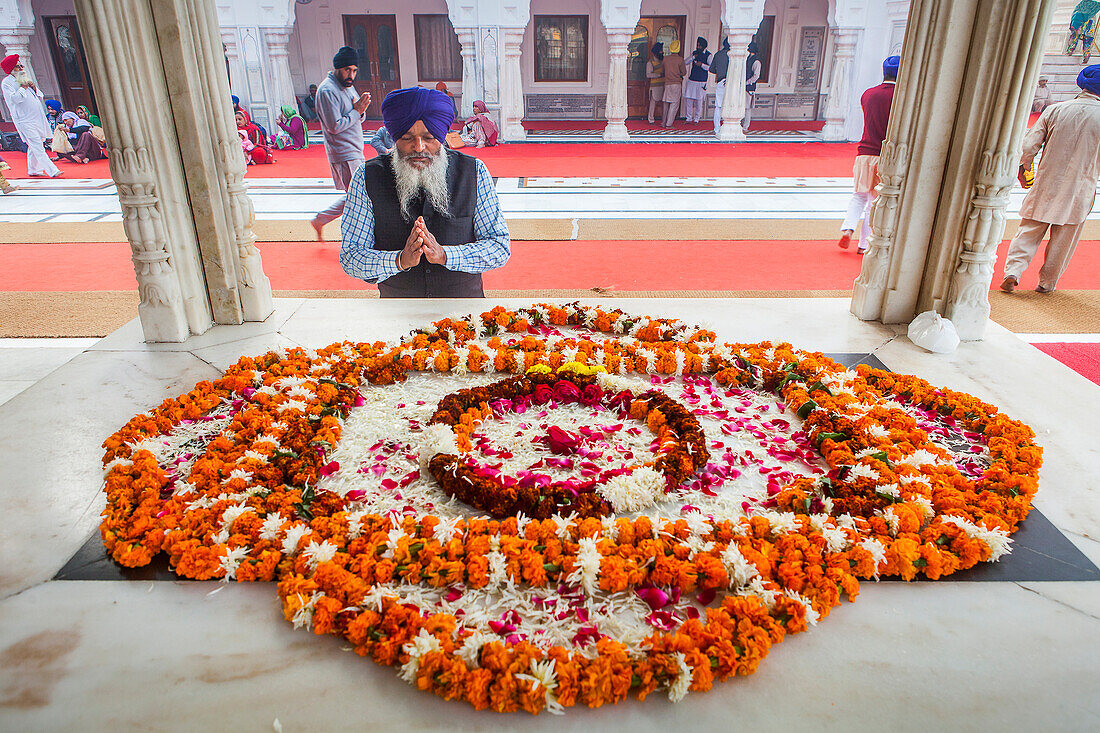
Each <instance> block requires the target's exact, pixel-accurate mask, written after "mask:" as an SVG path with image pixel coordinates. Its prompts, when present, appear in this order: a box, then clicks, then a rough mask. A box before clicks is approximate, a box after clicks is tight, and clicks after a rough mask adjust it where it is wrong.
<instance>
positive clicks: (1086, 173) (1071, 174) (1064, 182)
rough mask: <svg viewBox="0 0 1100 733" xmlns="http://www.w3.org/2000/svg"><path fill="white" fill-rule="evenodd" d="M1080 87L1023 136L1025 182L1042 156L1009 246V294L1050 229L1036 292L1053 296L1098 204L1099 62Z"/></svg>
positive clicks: (1083, 74) (1083, 75)
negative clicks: (1078, 91)
mask: <svg viewBox="0 0 1100 733" xmlns="http://www.w3.org/2000/svg"><path fill="white" fill-rule="evenodd" d="M1077 85H1078V86H1080V87H1081V89H1082V91H1081V93H1080V94H1078V95H1077V96H1076V97H1074V98H1073V99H1071V100H1069V101H1067V102H1061V103H1058V104H1052V105H1051V106H1049V107H1047V108H1046V109H1045V110H1043V113H1042V114H1041V115H1040V116H1039V119H1038V121H1036V123H1035V126H1034V127H1032V128H1031V129H1030V130H1029V131H1028V133H1027V135H1026V136H1025V137H1024V153H1023V157H1022V158H1021V159H1020V178H1021V180H1022V179H1023V171H1024V170H1026V169H1027V168H1029V167H1030V166H1031V162H1032V161H1033V160H1034V159H1035V155H1036V154H1037V153H1038V152H1039V149H1040V148H1042V150H1043V157H1042V158H1041V159H1040V161H1039V167H1038V170H1037V171H1036V172H1035V184H1034V185H1033V186H1032V187H1031V190H1029V191H1028V192H1027V196H1025V197H1024V203H1023V205H1022V206H1021V207H1020V229H1019V231H1017V232H1016V236H1015V237H1014V238H1013V239H1012V244H1011V245H1009V248H1008V257H1007V259H1006V260H1005V278H1004V281H1003V282H1002V283H1001V290H1004V291H1005V292H1008V293H1011V292H1012V291H1013V290H1015V289H1016V286H1017V285H1019V284H1020V277H1021V276H1022V275H1023V274H1024V270H1026V269H1027V266H1028V265H1029V264H1031V260H1032V258H1034V257H1035V253H1036V252H1038V251H1039V245H1040V244H1042V242H1043V237H1044V236H1045V235H1046V232H1047V229H1048V228H1049V229H1050V242H1049V243H1048V244H1047V250H1046V256H1045V258H1044V260H1043V267H1042V269H1041V270H1039V286H1038V287H1036V288H1035V290H1036V291H1037V292H1040V293H1052V292H1054V290H1055V288H1057V286H1058V279H1059V278H1060V277H1061V276H1062V273H1063V272H1065V271H1066V267H1067V266H1068V265H1069V260H1070V258H1071V257H1072V256H1073V251H1074V250H1075V249H1077V242H1078V240H1080V239H1081V231H1082V230H1083V229H1084V226H1085V218H1086V217H1087V216H1088V215H1089V212H1091V211H1092V206H1093V203H1094V202H1095V200H1096V181H1097V178H1100V64H1094V65H1092V66H1088V67H1086V68H1085V69H1083V70H1082V71H1081V74H1080V75H1079V76H1078V77H1077Z"/></svg>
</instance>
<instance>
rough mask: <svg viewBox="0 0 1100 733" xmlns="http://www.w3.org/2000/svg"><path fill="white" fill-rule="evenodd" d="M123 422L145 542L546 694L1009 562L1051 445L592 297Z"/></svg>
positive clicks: (147, 553) (231, 387) (277, 363)
mask: <svg viewBox="0 0 1100 733" xmlns="http://www.w3.org/2000/svg"><path fill="white" fill-rule="evenodd" d="M104 447H105V448H106V449H107V452H106V455H105V458H104V463H105V465H106V481H105V489H106V492H107V508H106V510H105V512H104V515H103V522H102V525H101V533H102V536H103V540H104V544H105V546H106V548H107V550H108V551H109V552H110V554H111V556H112V557H113V558H114V559H115V560H116V561H118V562H119V563H121V564H123V565H127V566H139V565H145V564H147V563H149V562H150V561H151V560H152V558H153V557H154V556H155V555H157V554H158V553H161V552H163V553H166V554H167V556H168V559H169V562H170V563H171V566H172V567H173V569H174V570H175V572H176V573H178V574H179V575H181V576H183V577H188V578H196V579H211V578H220V579H223V580H230V579H233V580H238V581H248V580H276V581H278V583H277V587H278V593H279V596H280V598H281V600H282V605H283V611H284V614H285V616H286V618H287V620H289V621H291V622H292V623H293V624H294V625H295V627H306V628H309V629H311V630H312V631H313V632H314V633H317V634H335V635H338V636H341V637H343V638H345V639H347V640H348V642H350V644H351V645H352V646H353V648H354V649H355V651H356V652H357V653H358V654H361V655H363V656H370V657H372V658H373V659H374V660H375V661H377V662H379V663H382V664H389V665H394V666H397V667H399V669H400V675H401V677H402V678H403V679H405V680H406V681H408V682H409V683H411V684H413V685H416V686H417V687H418V688H420V689H423V690H429V691H432V692H434V693H435V694H437V695H440V696H442V697H444V698H446V699H459V700H465V701H467V702H469V703H470V704H472V705H474V706H475V707H476V708H478V709H492V710H496V711H500V712H505V711H514V710H521V709H522V710H527V711H530V712H532V713H537V712H540V711H542V710H548V711H550V712H561V711H562V710H563V709H564V708H566V707H569V706H572V705H576V704H584V705H589V706H593V707H595V706H598V705H602V704H604V703H608V702H618V701H619V700H621V699H624V698H625V697H627V696H628V695H634V696H636V697H638V698H640V699H644V698H645V697H646V696H647V695H648V694H650V693H651V692H654V691H658V690H660V691H664V692H665V693H667V694H668V695H669V697H670V698H671V699H672V700H674V701H675V700H679V699H682V698H683V697H684V696H685V695H686V694H687V693H688V692H697V691H704V690H707V689H709V688H710V687H711V686H712V684H713V683H714V681H716V680H723V679H726V678H728V677H731V676H733V675H737V674H750V673H752V672H753V671H754V670H755V669H756V667H757V665H758V664H759V663H760V661H761V660H762V659H763V657H764V656H766V654H767V652H768V650H769V648H770V646H771V645H772V644H775V643H778V642H780V641H782V640H783V638H784V637H785V636H786V635H787V634H789V633H796V632H799V631H803V630H805V629H806V628H807V627H808V626H810V625H813V624H815V623H817V622H818V621H819V620H820V619H821V618H822V617H824V616H825V615H827V614H828V613H829V612H830V610H831V609H832V608H834V607H835V606H837V605H838V604H839V603H840V601H841V598H842V596H847V597H848V598H849V599H852V598H854V597H855V596H856V595H857V594H858V592H859V579H861V578H877V577H880V576H894V577H900V578H903V579H906V580H911V579H913V578H915V577H916V576H918V575H923V576H925V577H927V578H929V579H936V578H939V577H941V576H943V575H948V574H950V573H953V572H955V571H957V570H960V569H965V568H969V567H972V566H973V565H975V564H976V563H978V562H981V561H988V560H996V559H998V558H999V557H1001V556H1002V555H1004V554H1005V553H1006V552H1008V550H1009V547H1010V542H1011V540H1010V537H1009V535H1010V534H1011V533H1012V532H1013V531H1014V530H1015V529H1016V528H1017V526H1018V525H1019V523H1020V522H1021V521H1023V519H1024V518H1025V517H1026V515H1027V512H1028V510H1029V508H1030V502H1031V497H1032V496H1033V495H1034V493H1035V491H1036V488H1037V476H1038V470H1039V466H1040V464H1041V462H1042V452H1041V449H1040V448H1039V447H1038V446H1036V445H1035V443H1034V433H1033V432H1032V431H1031V429H1030V428H1028V427H1027V426H1026V425H1023V424H1022V423H1020V422H1017V421H1015V420H1011V419H1009V418H1007V417H1005V416H1003V415H1001V414H1000V413H998V411H997V409H996V408H995V407H993V406H991V405H987V404H984V403H982V402H980V401H979V400H977V399H975V398H973V397H971V396H969V395H966V394H962V393H958V392H952V391H949V390H942V389H936V388H934V387H932V386H931V385H929V384H928V383H927V382H925V381H924V380H921V379H918V378H916V377H911V376H903V375H897V374H892V373H889V372H884V371H881V370H876V369H871V368H869V367H867V366H859V367H856V368H855V369H854V370H848V369H845V368H844V367H842V366H840V365H838V364H837V363H835V362H833V361H832V360H830V359H828V358H825V357H823V356H822V355H820V354H813V353H806V352H802V351H798V350H796V349H794V348H792V347H791V346H790V345H789V344H771V343H759V344H719V343H716V342H715V337H714V334H713V333H710V332H708V331H706V330H704V329H701V328H696V327H691V326H688V325H686V324H683V323H680V322H678V321H674V320H665V319H656V318H650V317H645V316H631V315H628V314H625V313H622V312H620V311H616V310H603V309H599V308H588V307H583V306H580V305H577V304H571V305H567V306H553V305H545V304H543V305H536V306H533V307H531V308H527V309H521V310H517V311H508V310H505V309H504V308H494V309H492V310H491V311H489V312H486V313H484V314H482V315H481V316H480V317H468V318H465V319H445V320H443V321H440V322H437V323H435V324H432V326H431V327H429V328H425V329H422V330H420V331H417V332H414V334H413V335H412V336H411V337H409V338H407V339H405V340H404V341H402V342H401V343H398V344H383V343H375V344H351V343H342V344H333V345H332V346H329V347H327V348H325V349H322V350H320V351H316V352H314V351H306V350H302V349H293V350H287V351H283V352H280V353H269V354H266V355H264V356H260V357H255V358H242V359H241V360H240V361H239V362H238V363H237V364H236V365H234V366H233V367H231V368H230V369H229V370H228V371H227V372H226V374H225V375H224V376H223V377H222V378H221V379H218V380H216V381H214V382H203V383H200V384H199V385H197V386H196V387H195V389H193V390H192V391H191V392H189V393H187V394H185V395H182V396H180V397H179V398H175V399H170V400H166V401H165V402H164V403H163V404H161V405H160V406H159V407H158V408H156V409H155V410H152V411H151V412H148V413H145V414H142V415H139V416H137V417H135V418H134V419H132V420H131V421H130V422H129V423H127V424H126V425H125V426H124V427H123V428H122V429H121V430H120V431H119V432H118V433H116V434H115V435H113V436H111V437H110V438H109V439H108V440H107V441H106V442H105V444H104ZM487 515H488V516H487Z"/></svg>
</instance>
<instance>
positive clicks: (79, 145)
mask: <svg viewBox="0 0 1100 733" xmlns="http://www.w3.org/2000/svg"><path fill="white" fill-rule="evenodd" d="M61 124H62V125H64V126H65V129H64V130H63V132H65V135H66V136H67V137H68V138H69V143H70V144H71V145H72V147H73V151H72V152H71V153H68V152H58V153H57V154H58V155H60V156H61V157H63V158H67V159H68V160H71V161H73V162H74V163H87V162H88V161H91V160H99V159H100V158H103V157H105V156H104V155H103V146H102V145H100V144H99V140H96V138H95V136H94V135H93V134H92V125H91V123H90V122H89V121H88V120H87V119H83V118H80V117H78V116H77V115H76V113H75V112H65V113H63V114H62V115H61Z"/></svg>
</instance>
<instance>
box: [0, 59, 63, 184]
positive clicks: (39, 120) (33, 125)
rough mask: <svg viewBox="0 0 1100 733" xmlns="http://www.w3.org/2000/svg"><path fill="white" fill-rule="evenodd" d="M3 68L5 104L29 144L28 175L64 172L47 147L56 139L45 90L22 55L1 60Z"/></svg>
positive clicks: (18, 129) (12, 119) (0, 65)
mask: <svg viewBox="0 0 1100 733" xmlns="http://www.w3.org/2000/svg"><path fill="white" fill-rule="evenodd" d="M0 69H3V71H4V73H5V74H6V76H4V80H3V81H0V88H2V89H3V93H4V103H5V104H7V105H8V111H10V112H11V121H12V122H14V123H15V129H16V131H17V132H18V133H19V137H20V138H22V140H23V143H24V144H25V145H26V146H27V175H31V176H49V177H50V178H54V177H55V176H59V175H61V170H60V169H58V167H57V166H56V165H54V164H53V161H52V160H50V156H49V154H48V153H47V152H46V148H45V142H46V141H47V140H52V139H53V130H51V129H50V123H49V121H47V119H46V100H45V98H44V97H43V96H42V92H40V91H39V90H38V86H37V85H36V84H35V83H34V81H33V80H32V79H31V78H30V74H28V73H27V70H26V69H25V68H23V65H22V64H21V63H19V56H18V55H15V54H13V55H11V56H8V57H6V58H5V59H4V60H3V61H0Z"/></svg>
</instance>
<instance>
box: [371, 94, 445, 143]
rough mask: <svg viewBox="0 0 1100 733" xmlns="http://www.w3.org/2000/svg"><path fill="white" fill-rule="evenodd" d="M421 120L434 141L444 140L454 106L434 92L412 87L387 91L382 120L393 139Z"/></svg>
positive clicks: (442, 95)
mask: <svg viewBox="0 0 1100 733" xmlns="http://www.w3.org/2000/svg"><path fill="white" fill-rule="evenodd" d="M417 120H420V121H421V122H423V123H424V127H426V128H428V132H430V133H431V134H432V137H434V138H435V139H436V140H439V141H443V140H444V139H445V138H446V137H447V131H448V130H450V129H451V123H452V122H454V121H455V106H454V103H453V102H452V101H451V98H450V97H448V96H447V95H446V94H444V93H443V92H441V91H439V90H437V89H425V88H424V87H411V88H409V89H398V90H397V91H394V92H390V93H389V94H387V95H386V98H385V99H384V100H382V121H383V122H384V123H385V125H386V129H387V130H389V132H390V135H392V136H393V139H394V140H400V139H401V137H402V136H404V134H405V133H406V132H408V131H409V128H410V127H412V126H413V125H415V124H416V121H417Z"/></svg>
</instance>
